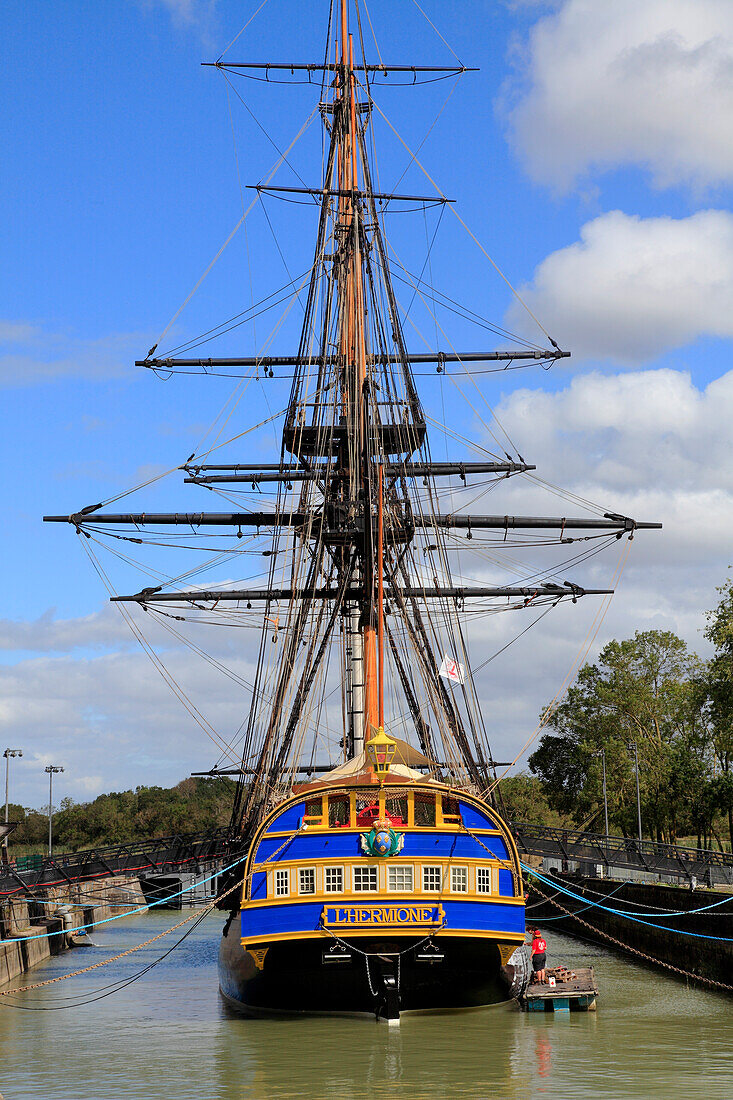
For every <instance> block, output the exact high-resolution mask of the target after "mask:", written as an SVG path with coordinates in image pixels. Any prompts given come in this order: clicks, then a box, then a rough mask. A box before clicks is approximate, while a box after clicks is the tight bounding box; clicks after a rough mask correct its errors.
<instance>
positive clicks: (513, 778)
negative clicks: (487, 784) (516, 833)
mask: <svg viewBox="0 0 733 1100" xmlns="http://www.w3.org/2000/svg"><path fill="white" fill-rule="evenodd" d="M499 790H500V791H501V797H502V799H503V802H504V808H505V810H506V814H507V817H508V818H509V819H510V820H511V821H526V822H529V824H531V825H551V826H554V825H557V826H562V825H564V824H565V821H564V819H563V816H562V815H561V814H560V813H558V811H557V810H555V809H552V807H551V806H550V804H549V802H548V801H547V789H546V787H545V785H544V784H543V783H542V782H541V781H540V780H539V779H538V778H537V777H536V776H534V775H527V774H526V773H524V772H523V773H522V774H520V775H510V776H507V777H506V779H502V780H501V781H500V783H499Z"/></svg>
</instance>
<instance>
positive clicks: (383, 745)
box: [364, 726, 397, 784]
mask: <svg viewBox="0 0 733 1100" xmlns="http://www.w3.org/2000/svg"><path fill="white" fill-rule="evenodd" d="M372 731H373V732H372V736H371V737H370V739H369V740H368V741H367V743H366V745H365V746H364V748H365V749H366V754H367V759H368V760H369V763H370V764H371V766H372V767H373V768H374V773H375V775H376V776H377V778H378V779H379V782H380V784H381V783H383V782H384V777H385V775H386V774H387V772H388V771H389V769H390V765H391V764H392V761H393V760H394V755H395V752H396V751H397V742H396V741H393V740H392V738H391V737H388V736H387V734H386V733H385V732H384V726H380V727H379V729H378V730H375V729H374V726H372Z"/></svg>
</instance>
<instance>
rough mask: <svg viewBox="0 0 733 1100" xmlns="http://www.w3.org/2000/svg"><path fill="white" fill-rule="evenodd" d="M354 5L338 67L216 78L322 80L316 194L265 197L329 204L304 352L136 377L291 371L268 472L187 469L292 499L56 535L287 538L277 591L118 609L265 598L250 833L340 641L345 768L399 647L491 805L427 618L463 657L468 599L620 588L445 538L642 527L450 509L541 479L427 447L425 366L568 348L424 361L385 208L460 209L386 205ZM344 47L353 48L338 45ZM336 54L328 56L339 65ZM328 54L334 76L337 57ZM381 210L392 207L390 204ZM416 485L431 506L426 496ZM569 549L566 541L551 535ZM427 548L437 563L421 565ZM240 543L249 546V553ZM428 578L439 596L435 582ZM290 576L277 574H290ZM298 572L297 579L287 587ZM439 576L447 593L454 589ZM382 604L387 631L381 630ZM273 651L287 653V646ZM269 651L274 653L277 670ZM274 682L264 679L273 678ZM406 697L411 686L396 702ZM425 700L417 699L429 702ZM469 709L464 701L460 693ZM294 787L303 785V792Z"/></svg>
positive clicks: (480, 732) (461, 762)
mask: <svg viewBox="0 0 733 1100" xmlns="http://www.w3.org/2000/svg"><path fill="white" fill-rule="evenodd" d="M338 2H339V5H340V7H339V14H340V20H339V27H338V32H337V34H334V41H333V43H331V42H330V41H329V43H327V52H326V60H325V61H324V62H323V63H322V64H315V63H306V64H299V63H293V64H291V63H282V64H281V65H276V64H274V63H269V62H268V63H251V62H241V63H238V62H237V63H235V62H226V63H224V62H221V61H218V62H216V63H215V64H216V66H217V67H219V68H223V69H226V70H230V71H232V72H235V71H237V70H238V69H245V68H254V69H270V68H281V69H289V70H291V71H293V72H295V71H296V70H297V71H300V70H307V71H308V73H309V75H310V74H311V73H313V72H317V71H319V72H322V73H323V74H324V91H325V88H326V85H327V84H329V81H330V85H329V87H330V91H329V93H328V94H326V95H324V99H323V102H322V103H321V105H320V107H321V113H322V116H323V121H324V125H325V127H326V130H327V132H328V134H329V143H328V153H327V156H326V158H325V168H324V173H323V180H322V185H321V186H320V187H312V188H311V187H302V188H294V187H278V186H271V185H257V190H258V192H259V193H260V194H264V193H265V192H275V193H277V192H288V193H297V194H300V195H306V196H310V198H309V200H308V201H311V200H313V201H315V202H316V203H317V204H319V205H320V209H319V216H318V227H317V232H316V243H315V251H314V255H313V263H312V271H311V277H310V282H309V285H308V290H307V296H306V302H305V317H304V321H303V326H302V329H301V336H300V343H299V346H298V350H297V354H295V355H292V354H290V355H280V356H277V355H272V356H269V357H267V359H263V358H262V357H256V356H255V357H248V356H241V357H230V358H226V359H223V358H222V359H175V358H172V357H166V356H162V357H160V358H154V357H153V355H154V352H155V350H156V348H155V347H154V348H152V349H151V351H150V352H149V354H148V356H147V357H146V359H144V360H141V361H139V365H142V366H146V367H152V368H154V369H156V370H157V369H160V370H164V371H165V370H176V369H179V368H181V369H184V370H188V369H190V368H195V367H197V366H198V367H201V368H203V369H205V370H206V369H211V368H215V367H217V366H227V367H232V366H234V367H238V366H241V367H249V368H255V369H259V368H261V367H263V366H264V367H266V368H268V369H270V370H271V369H272V367H273V366H275V365H278V364H281V365H284V366H287V367H289V368H292V369H293V376H292V385H291V390H290V396H289V401H288V406H287V411H286V415H285V422H284V425H283V433H282V445H281V453H280V460H279V462H278V463H277V464H273V465H271V466H256V467H253V466H243V465H229V466H226V465H224V466H211V465H203V464H201V465H199V464H195V463H194V464H187V465H186V466H184V467H183V469H184V470H185V471H186V473H187V475H188V476H187V477H186V479H185V480H186V481H187V482H189V483H193V484H195V485H200V486H205V487H207V488H208V489H210V490H216V489H217V488H218V487H219V486H220V485H221V484H227V485H236V483H247V482H251V483H252V486H253V487H254V486H259V485H261V484H263V483H271V484H273V485H274V486H275V487H276V489H277V500H276V504H275V508H274V510H271V511H246V510H241V511H232V510H229V511H222V512H183V513H175V512H162V513H150V512H136V513H110V512H105V511H101V510H100V509H101V507H102V506H101V505H91V506H89V507H87V508H84V509H82V510H81V511H79V512H76V513H72V514H71V515H66V516H46V517H44V518H45V519H47V520H51V521H63V522H68V523H71V524H72V525H73V526H74V527H75V528H76V530H77V531H78V532H84V533H87V532H88V531H91V530H93V531H94V532H95V533H97V534H99V533H104V532H105V531H106V530H107V529H108V528H109V527H111V528H112V530H118V531H119V529H120V528H121V527H122V528H125V527H131V528H133V529H134V539H133V541H136V542H140V541H141V539H140V537H139V535H140V533H141V532H144V531H145V530H146V528H147V529H152V528H159V527H169V526H172V527H177V526H185V527H186V528H187V529H189V530H191V531H194V532H199V531H214V532H217V531H219V532H221V533H222V534H223V535H225V536H228V537H229V538H230V539H236V537H241V535H242V531H243V529H251V530H257V531H258V532H263V531H264V532H268V531H271V532H272V540H271V544H270V546H271V548H270V550H268V551H267V553H268V555H270V563H271V565H270V572H269V577H268V582H267V584H266V585H265V586H261V587H257V588H231V589H222V588H216V589H212V590H210V591H209V590H206V589H205V588H197V589H195V590H192V591H181V590H171V591H165V590H164V587H163V586H162V585H161V586H158V587H156V588H146V589H143V590H142V591H141V592H138V593H135V594H134V595H131V596H118V597H115V599H117V600H119V601H125V602H135V603H137V604H139V605H141V606H142V607H143V608H144V609H145V610H147V611H155V610H157V609H159V608H161V609H162V607H164V606H166V605H171V604H174V605H177V606H178V607H182V608H184V609H189V610H191V609H199V610H201V609H203V608H205V607H210V608H211V609H212V610H215V609H217V608H219V609H220V610H223V609H224V608H226V607H227V606H233V605H242V604H246V605H247V606H248V607H249V606H251V604H252V602H254V601H258V602H260V603H262V604H264V608H263V628H262V634H261V640H260V648H259V655H258V658H257V669H256V674H255V678H254V688H253V691H252V697H251V702H250V707H249V713H248V717H247V720H246V722H245V728H244V735H243V737H244V747H243V750H242V769H241V780H240V785H239V790H238V796H237V801H236V804H235V809H234V822H235V823H236V824H237V826H238V827H241V828H243V829H247V828H251V827H253V826H254V825H255V824H256V823H257V821H258V820H259V819H260V818H261V816H262V814H263V813H264V812H265V809H266V807H267V805H268V803H271V801H272V799H273V798H275V797H278V796H279V795H282V794H284V793H286V789H285V788H286V786H287V782H292V779H293V777H294V775H295V774H296V772H297V769H298V765H299V761H300V760H301V759H303V744H304V741H303V738H304V729H305V724H306V723H307V721H308V717H309V711H308V707H309V699H310V697H311V695H312V694H313V692H314V685H316V684H317V683H318V682H319V681H318V677H319V676H325V673H324V664H325V663H327V662H325V660H324V659H325V657H326V654H327V653H329V652H330V649H331V646H332V643H333V642H334V640H335V641H337V642H338V643H339V647H340V651H341V653H342V656H343V666H344V667H343V681H344V684H345V718H346V721H345V729H344V731H343V732H344V744H343V749H344V752H343V756H345V757H346V758H352V759H353V758H358V757H360V755H361V754H362V752H363V750H364V743H365V736H368V731H369V728H370V727H371V726H375V727H379V726H383V725H384V720H385V714H384V709H385V708H384V681H385V646H387V647H388V649H389V657H390V667H391V668H392V669H393V671H394V674H395V685H399V691H401V698H402V700H404V702H405V703H406V706H407V712H406V713H407V714H408V715H409V717H410V718H411V720H412V724H413V725H414V729H415V735H416V739H417V742H418V744H419V746H420V749H421V750H422V752H423V753H424V755H425V756H426V757H427V758H428V759H429V761H431V767H432V768H433V773H434V774H436V775H437V774H438V772H439V771H440V774H441V775H442V776H443V777H444V778H447V779H448V780H454V781H456V782H460V783H464V784H468V785H470V786H471V787H472V788H473V789H475V790H476V791H478V792H482V791H487V790H488V789H489V787H490V785H491V779H492V775H493V761H492V759H491V753H490V750H489V745H488V738H487V736H486V732H485V730H484V729H483V724H482V719H481V715H480V709H479V707H478V700H477V697H476V694H475V691H474V689H473V683H472V680H471V679H470V670H469V677H468V685H467V687H466V688H465V689H463V695H462V696H460V693H459V692H456V693H455V694H454V693H453V692H452V691H451V690H450V689H449V688H448V687H446V685H445V683H444V682H443V680H442V679H441V677H440V675H439V657H438V655H437V654H436V646H437V644H438V639H439V637H440V636H441V635H440V631H439V629H438V628H437V627H436V623H435V621H433V620H432V619H431V612H430V610H429V608H430V606H431V605H432V606H436V605H437V607H438V608H439V612H440V615H442V616H443V618H444V620H445V622H446V623H448V627H447V628H446V630H447V636H448V637H450V638H452V639H454V640H455V642H456V644H457V645H461V646H462V635H461V629H462V628H461V623H460V618H459V610H460V609H461V608H462V607H463V604H464V601H466V600H470V599H473V598H479V599H488V598H499V599H501V600H502V601H505V600H509V599H512V598H518V600H519V605H520V606H521V604H522V603H524V604H525V605H526V604H529V603H532V602H533V601H535V600H536V601H538V603H541V602H552V603H556V602H559V601H561V600H563V599H573V600H577V599H578V598H579V597H580V596H583V595H586V594H590V593H605V592H607V590H606V589H585V588H582V587H580V586H579V585H576V584H571V583H569V582H565V583H564V584H558V583H555V582H550V581H543V582H541V583H535V584H520V585H514V586H511V585H491V584H482V585H477V584H474V585H465V584H455V582H454V581H453V579H452V577H451V573H450V564H449V560H450V559H449V549H450V548H449V546H448V545H447V541H446V540H447V539H448V538H449V537H450V536H451V534H453V533H455V532H456V531H457V530H464V531H466V532H467V537H468V538H471V537H472V534H473V532H479V531H482V530H491V529H493V530H497V531H499V532H503V534H504V538H506V536H507V534H508V532H509V531H516V530H520V531H537V532H541V533H542V537H543V538H551V537H556V538H557V539H558V541H559V542H562V541H569V540H570V539H569V533H570V532H576V531H578V532H580V531H582V532H584V533H585V535H586V536H587V535H588V533H590V534H595V535H608V536H609V538H610V537H613V535H614V534H615V535H616V537H618V538H621V537H622V535H624V534H626V535H633V533H634V532H635V531H636V530H637V529H639V528H644V527H658V526H660V525H659V524H653V523H638V522H637V521H635V520H633V519H630V518H628V517H625V516H621V515H617V514H615V513H607V514H606V515H605V516H603V517H598V516H596V517H593V518H574V517H568V516H513V515H468V514H466V513H463V512H454V511H452V512H450V513H443V512H441V511H440V510H439V509H438V507H437V497H436V495H435V492H434V489H435V485H436V479H439V478H444V477H455V476H457V477H460V478H461V479H462V480H463V481H464V482H465V479H466V476H467V475H469V474H470V475H471V476H474V475H476V476H489V477H493V478H498V477H502V478H503V477H509V476H511V475H513V474H516V473H522V472H525V471H527V470H532V469H534V467H533V466H531V465H529V464H528V463H525V462H524V461H523V460H521V461H516V460H514V459H512V458H511V457H510V456H508V455H507V456H506V461H504V460H503V458H502V457H501V456H497V460H496V461H494V460H491V461H483V462H473V463H467V462H464V461H456V462H450V461H445V462H435V461H433V460H432V458H431V456H430V452H429V448H428V441H427V438H426V418H425V415H424V412H423V409H422V406H421V403H420V400H419V397H418V394H417V390H416V387H415V383H414V379H413V375H412V365H413V364H415V363H423V364H424V363H435V364H436V365H437V366H438V369H439V370H442V369H444V368H445V364H447V363H450V362H458V363H461V364H462V366H463V367H464V368H465V365H466V364H468V363H475V362H487V361H497V360H504V361H506V362H512V363H516V362H517V361H521V360H524V361H526V362H528V363H529V362H532V361H534V362H536V361H538V360H540V361H543V362H552V361H555V360H557V359H560V358H563V357H565V356H566V355H567V354H569V353H567V352H564V351H561V350H560V348H559V347H558V346H557V344H555V343H554V342H552V341H551V343H552V347H551V348H545V349H538V348H536V347H528V348H519V349H511V350H507V351H497V350H494V349H491V350H487V351H483V352H481V351H470V352H466V353H463V352H461V353H459V352H455V351H451V352H449V353H444V352H441V351H436V352H434V353H427V354H425V353H422V354H410V353H408V350H407V347H406V344H405V340H404V337H403V332H402V325H401V316H400V312H399V309H398V305H397V299H396V296H395V293H394V289H393V285H392V278H391V268H390V263H389V260H388V255H387V248H386V243H385V240H384V236H383V228H382V223H383V218H384V213H385V210H386V209H388V208H389V207H391V204H393V203H399V202H401V201H403V200H404V199H407V200H409V201H410V202H411V203H412V204H413V205H414V203H415V202H417V203H418V204H426V203H430V204H435V203H445V202H448V201H450V200H448V199H446V198H445V197H443V196H442V195H435V194H433V195H430V196H415V195H400V194H395V193H394V192H386V193H382V192H377V191H375V190H374V188H373V186H372V173H371V169H370V163H369V156H368V155H367V142H366V133H367V127H368V126H369V125H370V121H371V110H372V101H371V95H370V89H369V79H370V74H372V73H374V72H377V71H378V72H380V73H382V75H384V76H385V77H386V76H387V75H388V73H387V70H386V69H385V67H384V66H382V65H380V66H374V65H368V64H367V62H366V58H364V59H363V61H362V63H361V64H359V65H357V64H355V61H354V43H353V39H352V37H351V35H350V34H349V25H348V0H338ZM335 39H338V41H336V40H335ZM332 51H333V52H332ZM330 57H332V58H333V60H330V59H329V58H330ZM464 71H466V70H465V68H464V67H453V68H451V69H444V68H430V69H428V68H427V67H416V66H401V65H390V66H389V70H388V72H389V74H393V73H400V72H407V73H410V74H412V75H413V77H414V76H415V74H417V73H423V72H425V73H428V72H431V73H441V74H445V73H454V74H458V73H461V72H464ZM378 204H379V205H378ZM416 479H419V480H421V481H424V483H425V485H426V486H427V491H426V492H425V493H423V494H422V495H421V494H419V493H416V492H415V491H414V483H415V481H416ZM553 532H554V533H555V534H552V533H553ZM421 539H424V540H425V541H423V542H421V547H422V555H421V557H420V558H418V556H417V554H416V552H414V547H413V543H414V542H415V540H421ZM235 545H236V543H235ZM426 554H427V555H429V557H428V558H427V560H428V561H429V562H430V563H431V569H430V573H429V574H428V576H430V574H432V581H430V580H428V579H427V577H426V576H425V575H424V574H425V569H424V568H423V563H424V562H425V561H426V557H425V555H426ZM276 561H280V562H282V561H285V562H286V563H287V564H286V565H285V566H284V567H280V569H279V572H276V569H275V562H276ZM286 570H288V571H289V577H284V576H283V574H284V573H285V572H286ZM439 574H440V577H439ZM385 601H387V602H388V604H389V610H390V613H391V617H388V618H386V619H385V612H386V607H385ZM283 604H285V605H286V606H287V608H288V611H287V622H286V629H283V630H282V636H283V639H284V640H283V641H282V644H281V646H280V647H278V651H277V658H274V656H273V652H274V650H273V647H269V648H268V647H267V646H266V645H265V641H266V637H267V633H268V631H267V622H268V619H269V620H270V621H271V619H272V616H276V615H277V614H278V613H279V612H278V609H279V608H281V606H282V605H283ZM273 640H276V639H275V638H273ZM268 654H269V656H268ZM268 669H269V671H267V670H268ZM395 690H397V688H396V689H395ZM421 693H422V694H421ZM459 696H460V697H459ZM288 777H289V779H288Z"/></svg>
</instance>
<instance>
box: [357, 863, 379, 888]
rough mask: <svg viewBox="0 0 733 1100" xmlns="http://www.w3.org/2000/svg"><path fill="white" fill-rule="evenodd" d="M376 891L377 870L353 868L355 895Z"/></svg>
mask: <svg viewBox="0 0 733 1100" xmlns="http://www.w3.org/2000/svg"><path fill="white" fill-rule="evenodd" d="M376 889H377V868H376V867H355V868H354V891H355V893H364V892H365V891H367V890H376Z"/></svg>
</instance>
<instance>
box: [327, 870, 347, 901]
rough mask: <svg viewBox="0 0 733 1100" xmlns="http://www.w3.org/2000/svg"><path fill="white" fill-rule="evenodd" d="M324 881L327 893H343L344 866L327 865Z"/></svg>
mask: <svg viewBox="0 0 733 1100" xmlns="http://www.w3.org/2000/svg"><path fill="white" fill-rule="evenodd" d="M324 882H325V887H326V893H327V894H341V893H343V889H344V869H343V867H326V869H325V871H324Z"/></svg>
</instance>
